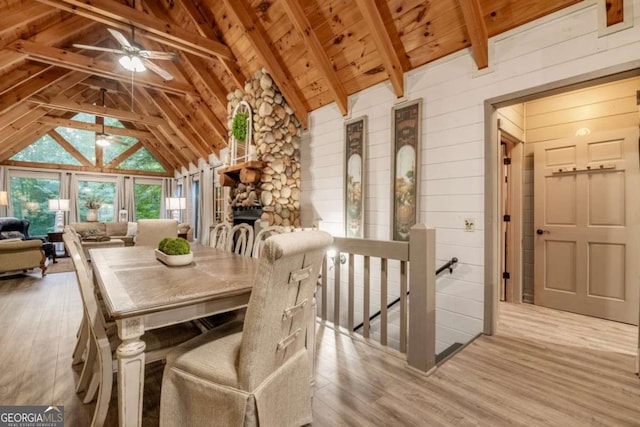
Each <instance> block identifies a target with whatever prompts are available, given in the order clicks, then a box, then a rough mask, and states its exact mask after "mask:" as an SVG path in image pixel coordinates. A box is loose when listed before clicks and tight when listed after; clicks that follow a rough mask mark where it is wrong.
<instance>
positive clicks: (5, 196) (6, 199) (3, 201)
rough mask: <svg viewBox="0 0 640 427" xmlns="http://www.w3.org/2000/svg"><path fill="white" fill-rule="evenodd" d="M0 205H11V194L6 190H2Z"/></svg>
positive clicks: (0, 192)
mask: <svg viewBox="0 0 640 427" xmlns="http://www.w3.org/2000/svg"><path fill="white" fill-rule="evenodd" d="M0 206H9V195H8V194H7V192H6V191H0Z"/></svg>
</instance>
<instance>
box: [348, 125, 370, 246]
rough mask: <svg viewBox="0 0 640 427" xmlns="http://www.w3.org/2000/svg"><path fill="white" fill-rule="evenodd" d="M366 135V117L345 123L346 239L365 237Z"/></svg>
mask: <svg viewBox="0 0 640 427" xmlns="http://www.w3.org/2000/svg"><path fill="white" fill-rule="evenodd" d="M366 135H367V117H366V116H362V117H358V118H356V119H352V120H349V121H347V122H345V124H344V139H345V162H344V170H345V179H344V207H345V219H344V224H345V232H344V235H345V236H346V237H357V238H363V237H364V190H365V188H364V176H365V164H364V155H365V143H366Z"/></svg>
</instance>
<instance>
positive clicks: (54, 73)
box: [0, 67, 69, 115]
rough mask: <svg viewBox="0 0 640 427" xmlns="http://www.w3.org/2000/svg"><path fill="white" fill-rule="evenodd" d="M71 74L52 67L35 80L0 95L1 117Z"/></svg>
mask: <svg viewBox="0 0 640 427" xmlns="http://www.w3.org/2000/svg"><path fill="white" fill-rule="evenodd" d="M67 74H69V71H68V70H64V69H60V68H55V67H51V68H50V69H49V70H47V71H45V72H44V73H41V74H39V75H38V76H36V77H35V78H33V79H30V80H27V81H25V82H24V83H22V84H20V85H18V86H15V87H13V88H12V89H11V90H9V91H7V92H5V93H3V94H2V95H0V115H1V114H4V113H6V112H7V111H9V110H10V109H12V108H15V106H16V105H17V104H20V103H21V102H23V101H25V100H26V99H28V98H29V97H30V96H33V95H34V94H36V93H38V92H40V91H41V90H43V89H45V88H47V87H49V86H50V85H52V84H53V83H55V82H56V81H58V80H59V79H61V78H63V77H64V76H65V75H67Z"/></svg>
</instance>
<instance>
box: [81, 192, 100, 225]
mask: <svg viewBox="0 0 640 427" xmlns="http://www.w3.org/2000/svg"><path fill="white" fill-rule="evenodd" d="M84 206H85V207H86V208H88V209H89V212H87V221H88V222H94V221H97V220H98V209H100V206H102V200H101V199H100V198H99V197H98V196H91V197H90V198H89V199H88V200H87V201H86V202H85V203H84Z"/></svg>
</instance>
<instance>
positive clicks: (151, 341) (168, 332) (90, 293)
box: [63, 232, 200, 427]
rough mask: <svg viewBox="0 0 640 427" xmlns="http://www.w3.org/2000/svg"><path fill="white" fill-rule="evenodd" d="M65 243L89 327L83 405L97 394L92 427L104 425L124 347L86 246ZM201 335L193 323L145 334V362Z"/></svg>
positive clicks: (69, 238) (70, 239) (66, 237)
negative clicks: (112, 324)
mask: <svg viewBox="0 0 640 427" xmlns="http://www.w3.org/2000/svg"><path fill="white" fill-rule="evenodd" d="M63 240H64V243H65V245H66V246H67V249H68V251H69V256H70V257H71V261H72V262H73V265H74V267H75V272H76V278H77V280H78V286H79V288H80V296H81V298H82V304H83V308H84V320H83V322H84V323H85V324H86V325H87V326H88V328H87V330H88V338H89V339H88V343H87V349H86V359H85V364H84V368H83V370H82V374H81V376H80V381H84V382H88V386H87V387H86V393H85V396H84V399H83V403H89V402H91V401H92V400H93V399H94V398H95V397H96V395H97V401H96V407H95V409H94V413H93V417H92V420H91V427H96V426H102V425H103V424H104V421H105V418H106V416H107V412H108V409H109V401H110V400H111V389H112V387H113V372H114V371H115V370H116V368H117V365H116V364H115V363H114V353H115V351H116V349H117V347H118V345H119V344H120V340H119V338H118V337H117V335H116V330H115V328H110V327H108V324H107V322H106V321H105V317H104V313H103V310H102V308H101V304H100V301H99V300H98V297H97V293H96V289H95V287H94V285H93V276H92V272H91V270H90V269H89V268H88V264H87V262H86V260H84V259H83V255H82V254H83V251H82V245H81V243H80V241H79V240H78V239H74V237H73V236H72V235H71V233H67V232H65V234H64V235H63ZM199 333H200V331H199V329H198V328H196V327H195V326H194V325H193V324H191V323H184V324H179V325H175V326H168V327H165V328H161V329H158V330H153V331H149V332H147V333H145V334H144V336H143V338H142V339H143V341H144V342H145V343H146V344H147V347H146V348H145V352H146V357H145V362H146V363H151V362H154V361H158V360H162V359H164V356H165V355H166V353H167V351H168V349H169V347H171V346H175V345H177V344H180V343H183V342H185V341H187V340H189V339H191V338H194V337H195V336H196V335H198V334H199Z"/></svg>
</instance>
